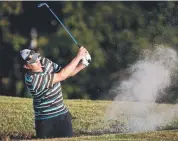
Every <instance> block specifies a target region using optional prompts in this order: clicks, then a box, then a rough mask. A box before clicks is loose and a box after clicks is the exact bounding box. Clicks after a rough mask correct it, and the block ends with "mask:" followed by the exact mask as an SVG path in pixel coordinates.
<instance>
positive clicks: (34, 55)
mask: <svg viewBox="0 0 178 141" xmlns="http://www.w3.org/2000/svg"><path fill="white" fill-rule="evenodd" d="M30 56H31V57H30ZM38 59H39V60H40V59H41V56H40V55H39V54H37V53H35V51H33V50H32V51H30V53H29V55H28V57H27V58H26V59H25V62H26V63H27V64H33V63H36V61H37V60H38Z"/></svg>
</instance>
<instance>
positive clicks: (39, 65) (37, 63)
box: [24, 56, 41, 71]
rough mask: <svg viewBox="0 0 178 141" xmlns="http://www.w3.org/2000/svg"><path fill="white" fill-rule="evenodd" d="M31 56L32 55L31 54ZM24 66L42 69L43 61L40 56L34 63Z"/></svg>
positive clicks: (31, 68) (34, 69) (32, 69)
mask: <svg viewBox="0 0 178 141" xmlns="http://www.w3.org/2000/svg"><path fill="white" fill-rule="evenodd" d="M30 57H31V56H30ZM24 68H26V69H30V70H31V71H36V70H40V69H41V62H40V59H39V58H38V59H37V60H36V62H34V63H32V64H25V65H24Z"/></svg>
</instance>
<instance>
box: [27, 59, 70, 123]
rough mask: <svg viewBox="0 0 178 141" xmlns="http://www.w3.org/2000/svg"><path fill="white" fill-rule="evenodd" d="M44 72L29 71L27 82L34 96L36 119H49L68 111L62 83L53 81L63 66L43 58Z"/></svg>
mask: <svg viewBox="0 0 178 141" xmlns="http://www.w3.org/2000/svg"><path fill="white" fill-rule="evenodd" d="M40 61H41V64H42V66H43V72H27V73H26V74H25V84H26V86H27V88H28V89H29V90H30V93H31V94H32V96H33V108H34V113H35V119H36V120H41V119H48V118H52V117H56V116H59V115H62V114H64V113H67V112H68V110H67V108H66V107H65V105H64V103H63V96H62V90H61V83H60V82H58V83H55V84H52V82H53V77H54V73H55V72H59V71H60V69H61V67H60V66H59V65H57V64H56V63H54V62H52V61H51V60H49V59H47V58H42V59H41V60H40Z"/></svg>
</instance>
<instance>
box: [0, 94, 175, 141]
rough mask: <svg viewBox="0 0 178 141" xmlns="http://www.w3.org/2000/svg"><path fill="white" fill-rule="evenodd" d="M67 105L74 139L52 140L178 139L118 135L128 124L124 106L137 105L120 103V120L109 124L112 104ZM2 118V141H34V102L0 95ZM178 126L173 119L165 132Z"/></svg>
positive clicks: (155, 134)
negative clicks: (106, 120)
mask: <svg viewBox="0 0 178 141" xmlns="http://www.w3.org/2000/svg"><path fill="white" fill-rule="evenodd" d="M65 104H66V106H67V107H68V108H69V109H70V111H71V113H72V116H73V121H72V123H73V128H74V132H75V137H74V138H69V139H53V141H55V140H60V141H68V140H69V141H83V140H88V141H93V140H99V141H105V140H112V141H116V140H118V141H119V140H124V141H125V140H152V141H153V140H155V141H157V140H158V141H160V140H170V141H171V140H178V132H176V131H162V132H149V133H140V134H118V133H123V130H121V129H122V127H123V125H124V123H125V122H126V121H125V115H124V113H123V112H122V107H126V106H132V105H133V104H138V103H132V102H118V103H117V106H119V107H120V110H121V112H120V115H118V116H119V118H118V120H117V121H110V122H109V123H108V122H105V120H104V117H105V112H106V110H107V108H108V106H109V105H110V104H111V101H91V100H65ZM175 106H177V105H168V104H155V109H156V110H157V111H158V112H159V111H163V110H165V108H168V107H169V108H171V107H175ZM175 114H176V113H175ZM0 116H1V118H0V137H1V139H6V140H8V139H10V138H11V139H26V140H27V139H30V140H35V139H34V136H35V130H34V128H33V123H34V118H33V107H32V99H27V98H14V97H3V96H0ZM116 125H117V128H116ZM177 127H178V120H174V121H172V122H171V123H169V125H167V126H164V127H163V128H162V129H170V128H172V129H174V128H177ZM111 133H112V134H111ZM113 133H117V134H113ZM93 135H95V136H93ZM96 135H97V136H96ZM50 140H51V139H50Z"/></svg>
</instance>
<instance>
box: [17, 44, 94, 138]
mask: <svg viewBox="0 0 178 141" xmlns="http://www.w3.org/2000/svg"><path fill="white" fill-rule="evenodd" d="M20 54H21V57H22V60H23V62H24V64H23V67H24V68H25V69H26V74H25V84H26V86H27V88H28V89H29V90H30V93H31V94H32V96H33V108H34V114H35V130H36V137H37V138H54V137H72V136H73V130H72V123H71V119H72V118H71V114H70V112H69V110H68V109H67V108H66V106H65V105H64V103H63V96H62V90H61V83H60V82H61V81H63V80H65V79H67V78H69V77H71V76H74V75H76V74H77V73H78V72H80V71H81V70H83V69H84V68H85V67H86V66H88V65H89V62H88V61H89V60H91V57H90V55H89V53H88V51H87V50H86V48H84V47H80V48H79V51H78V54H77V55H76V57H74V58H73V60H72V61H71V62H70V63H69V64H68V65H67V66H65V67H63V68H62V67H61V66H59V65H57V64H56V63H54V62H52V61H51V60H49V59H47V58H45V57H41V56H40V54H38V53H35V52H34V51H33V50H29V49H24V50H22V51H20ZM86 56H89V58H88V57H86Z"/></svg>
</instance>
